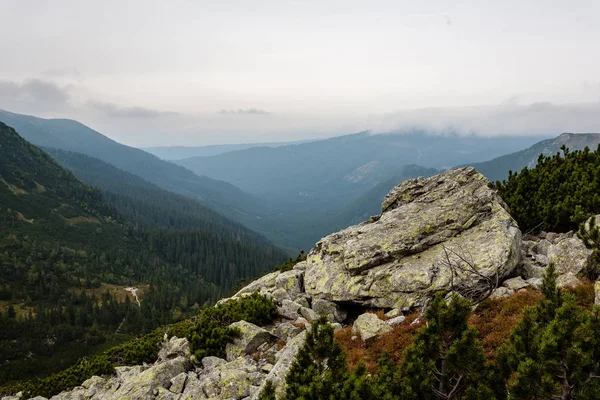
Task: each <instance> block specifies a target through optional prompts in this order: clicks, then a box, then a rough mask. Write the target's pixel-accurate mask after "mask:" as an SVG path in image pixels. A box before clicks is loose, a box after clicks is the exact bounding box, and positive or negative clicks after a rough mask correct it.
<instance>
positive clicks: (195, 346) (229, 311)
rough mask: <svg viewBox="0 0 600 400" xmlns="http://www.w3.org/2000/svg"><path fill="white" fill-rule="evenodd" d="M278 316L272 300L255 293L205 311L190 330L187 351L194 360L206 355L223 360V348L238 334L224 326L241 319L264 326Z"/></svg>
mask: <svg viewBox="0 0 600 400" xmlns="http://www.w3.org/2000/svg"><path fill="white" fill-rule="evenodd" d="M278 315H279V313H278V311H277V306H276V305H275V303H274V302H273V300H271V299H269V298H268V297H266V296H264V295H261V294H258V293H256V292H255V293H252V294H251V295H250V296H246V297H243V298H241V299H237V300H230V301H227V302H224V303H221V304H217V305H216V306H215V307H211V308H207V309H205V310H204V311H203V312H202V313H201V314H200V316H199V317H198V322H197V324H196V326H195V327H194V329H193V330H192V331H191V343H190V345H191V350H192V352H193V353H194V355H195V356H196V357H197V358H198V359H202V358H204V357H207V356H216V357H221V358H223V357H225V345H226V344H227V343H230V342H232V341H233V340H234V339H235V338H236V337H237V336H238V335H239V332H238V331H237V330H236V329H233V328H230V327H229V326H228V325H230V324H232V323H233V322H237V321H242V320H244V321H247V322H250V323H253V324H256V325H264V324H267V323H269V322H271V321H273V320H274V319H275V318H277V316H278Z"/></svg>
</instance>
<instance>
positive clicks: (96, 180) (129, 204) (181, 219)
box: [46, 149, 286, 290]
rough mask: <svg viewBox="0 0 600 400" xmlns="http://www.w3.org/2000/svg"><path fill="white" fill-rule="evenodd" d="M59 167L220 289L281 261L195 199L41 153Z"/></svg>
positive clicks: (74, 156)
mask: <svg viewBox="0 0 600 400" xmlns="http://www.w3.org/2000/svg"><path fill="white" fill-rule="evenodd" d="M46 150H47V151H48V153H49V154H50V155H52V157H54V159H55V160H56V161H58V162H59V163H60V164H61V165H62V166H63V167H64V168H66V169H69V170H70V171H71V172H73V174H75V176H77V177H78V178H79V179H81V180H82V181H83V182H85V183H86V184H88V185H91V186H94V187H96V188H98V189H100V190H101V191H102V194H103V197H104V199H105V200H106V202H107V203H108V204H110V205H112V206H113V207H114V208H115V209H117V210H118V212H119V213H120V214H121V215H123V216H124V217H126V218H127V219H128V220H129V221H133V222H136V223H138V224H140V225H142V226H144V227H146V228H150V229H147V230H146V239H147V240H148V241H149V242H150V244H151V245H152V248H153V249H155V250H156V251H157V252H159V253H160V254H161V255H162V256H163V257H164V258H165V259H167V260H169V261H171V262H173V263H176V264H180V265H182V266H183V267H184V268H185V269H186V270H188V271H193V272H194V273H197V274H199V275H201V276H202V277H204V278H205V279H206V280H207V281H209V282H211V283H214V284H216V285H218V286H219V287H221V288H223V289H226V290H228V289H230V288H231V287H232V286H234V285H235V284H237V283H238V281H240V280H249V279H251V278H253V277H256V276H258V275H260V274H262V273H263V272H264V271H265V267H269V266H272V265H274V264H275V263H278V262H280V261H281V260H284V259H285V258H286V254H284V253H283V252H282V251H281V250H279V249H278V248H277V247H275V246H273V245H272V244H270V243H269V242H267V240H266V239H265V238H263V237H261V236H260V235H258V234H256V233H255V232H252V231H250V230H249V229H247V228H245V227H243V226H242V225H240V224H239V223H236V222H233V221H231V220H229V219H227V218H225V217H223V216H221V215H219V214H217V213H216V212H214V211H213V210H211V209H209V208H207V207H206V206H204V205H203V204H202V203H201V202H199V201H197V200H193V199H190V198H188V197H184V196H180V195H177V194H174V193H171V192H168V191H166V190H163V189H160V188H159V187H157V186H155V185H153V184H151V183H149V182H147V181H145V180H143V179H141V178H140V177H138V176H136V175H133V174H130V173H127V172H125V171H121V170H119V169H118V168H116V167H113V166H112V165H110V164H107V163H105V162H103V161H100V160H98V159H95V158H92V157H88V156H86V155H84V154H80V153H74V152H67V151H62V150H57V149H46Z"/></svg>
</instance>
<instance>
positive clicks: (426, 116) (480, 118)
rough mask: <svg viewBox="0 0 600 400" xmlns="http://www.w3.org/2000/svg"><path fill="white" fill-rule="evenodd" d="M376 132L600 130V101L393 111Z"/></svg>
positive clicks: (378, 122)
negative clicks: (412, 130)
mask: <svg viewBox="0 0 600 400" xmlns="http://www.w3.org/2000/svg"><path fill="white" fill-rule="evenodd" d="M370 122H371V123H372V125H371V126H372V127H373V130H374V131H375V132H393V131H400V130H405V129H410V128H417V127H418V128H424V129H428V130H431V131H433V132H438V133H446V132H455V133H459V134H471V133H476V134H481V135H532V134H534V135H535V134H538V135H546V134H557V133H562V132H600V103H581V104H555V103H550V102H538V103H532V104H528V105H518V104H514V102H512V101H510V102H505V103H504V104H500V105H491V106H479V107H456V108H423V109H418V110H406V111H399V112H396V113H391V114H387V115H385V116H383V117H382V118H380V119H374V120H372V121H370Z"/></svg>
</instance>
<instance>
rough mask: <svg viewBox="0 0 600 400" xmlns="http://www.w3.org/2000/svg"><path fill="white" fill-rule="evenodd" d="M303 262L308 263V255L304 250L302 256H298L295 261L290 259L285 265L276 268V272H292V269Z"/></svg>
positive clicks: (301, 252)
mask: <svg viewBox="0 0 600 400" xmlns="http://www.w3.org/2000/svg"><path fill="white" fill-rule="evenodd" d="M301 261H306V254H304V250H302V251H300V254H298V256H297V257H296V259H295V260H294V259H293V258H291V257H290V259H289V260H287V261H286V262H284V263H283V264H279V265H277V266H275V268H274V271H280V272H286V271H291V270H292V268H294V265H296V264H298V263H299V262H301Z"/></svg>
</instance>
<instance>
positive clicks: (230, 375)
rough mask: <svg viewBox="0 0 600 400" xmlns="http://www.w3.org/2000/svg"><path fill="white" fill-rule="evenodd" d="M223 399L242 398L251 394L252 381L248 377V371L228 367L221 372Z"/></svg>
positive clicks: (221, 394) (221, 396) (221, 393)
mask: <svg viewBox="0 0 600 400" xmlns="http://www.w3.org/2000/svg"><path fill="white" fill-rule="evenodd" d="M219 386H220V387H221V392H220V393H219V397H220V398H221V399H229V398H233V399H241V398H242V397H246V396H248V395H249V394H250V386H252V382H250V379H249V377H248V373H246V372H244V371H240V370H236V369H228V370H225V371H223V372H221V382H220V383H219Z"/></svg>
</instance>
